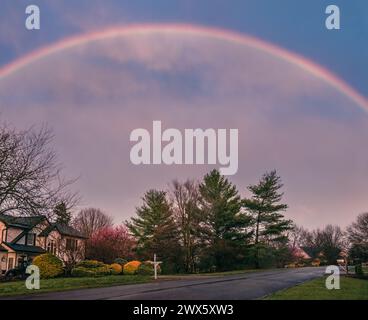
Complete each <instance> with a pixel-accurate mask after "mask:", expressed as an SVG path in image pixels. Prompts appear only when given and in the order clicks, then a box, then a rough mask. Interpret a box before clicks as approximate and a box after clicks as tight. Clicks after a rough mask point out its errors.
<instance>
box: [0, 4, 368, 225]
mask: <svg viewBox="0 0 368 320" xmlns="http://www.w3.org/2000/svg"><path fill="white" fill-rule="evenodd" d="M330 2H331V1H322V0H321V1H313V2H311V1H302V0H299V1H295V0H293V1H289V0H283V1H277V2H276V1H271V0H267V1H266V0H261V1H260V0H257V1H255V0H254V1H251V0H246V1H244V0H239V1H236V0H231V1H224V0H208V1H206V0H201V1H198V0H197V1H195V0H183V1H173V0H156V1H148V0H137V1H122V0H119V1H118V0H116V1H113V0H108V1H106V0H105V1H102V0H88V1H87V0H86V1H71V0H70V1H69V0H65V1H52V2H51V1H36V0H34V1H22V0H19V1H16V2H15V1H12V0H2V8H1V11H0V116H1V120H2V121H6V122H8V123H11V124H13V125H14V126H17V127H19V128H24V127H28V126H30V125H32V124H38V125H40V124H42V123H47V124H48V125H49V126H50V127H51V128H53V130H54V132H55V148H56V150H57V151H58V154H59V158H60V160H61V161H62V162H63V163H64V166H65V173H66V174H67V175H68V176H79V177H80V178H79V180H78V182H77V183H76V185H75V188H76V189H77V190H79V192H80V193H81V195H82V197H83V200H82V202H81V207H83V206H96V207H100V208H102V209H104V210H106V211H107V212H109V213H110V214H112V215H113V216H114V218H115V221H116V222H121V221H122V220H124V219H126V218H128V217H130V216H132V215H133V214H134V208H135V206H137V205H139V203H140V196H141V195H142V193H143V192H144V191H145V190H147V189H149V188H151V187H156V188H163V189H166V188H167V187H168V183H169V182H170V181H171V180H172V179H174V178H179V179H185V178H187V177H188V178H195V177H201V176H202V175H203V174H205V173H206V172H207V171H208V170H210V169H211V168H212V167H216V166H170V167H169V166H147V167H143V166H134V165H132V164H131V162H130V159H129V152H130V149H131V147H132V144H131V143H130V141H129V134H130V132H131V131H132V130H133V129H135V128H146V129H148V130H151V127H152V121H153V120H161V121H162V123H163V126H164V128H179V129H184V128H203V129H205V128H228V129H229V128H237V129H239V171H238V173H237V174H236V175H234V176H232V177H230V179H231V180H232V181H233V182H234V183H236V184H237V186H238V187H239V190H240V192H241V194H242V195H247V192H246V186H247V185H249V184H252V183H255V182H256V181H257V179H258V178H259V177H260V176H261V175H262V173H264V172H265V171H268V170H272V169H277V170H278V172H279V174H280V175H281V176H282V178H283V181H284V183H285V187H284V191H285V201H287V202H288V203H289V205H290V209H289V211H288V212H287V215H288V216H289V217H290V218H293V219H295V221H296V222H297V223H299V224H302V225H305V226H306V227H318V226H323V225H325V224H327V223H333V224H341V225H343V226H345V225H347V224H348V223H350V222H351V221H352V220H353V219H354V217H355V216H356V215H357V214H359V213H361V212H362V211H366V210H368V201H367V200H366V198H367V196H366V193H367V185H368V179H367V178H368V170H367V169H368V150H367V148H366V140H367V134H368V125H367V124H368V117H367V111H366V110H364V107H366V106H367V105H368V103H367V102H366V100H365V99H366V98H365V97H366V96H368V86H367V83H368V65H367V63H366V57H367V56H368V45H367V41H366V37H367V33H368V19H367V18H366V17H367V12H368V3H367V2H366V1H364V0H359V1H358V0H356V1H354V2H353V3H351V2H349V3H348V2H347V1H338V0H334V1H333V2H334V3H335V4H337V5H339V6H340V9H341V17H342V21H341V23H342V25H341V27H342V29H341V30H339V31H328V30H327V29H326V28H325V26H324V21H325V17H326V15H325V13H324V11H325V8H326V6H327V5H328V4H330ZM30 3H32V4H38V5H39V7H40V9H41V30H39V31H28V30H26V29H25V28H24V19H25V14H24V10H25V7H26V5H27V4H30ZM281 3H282V4H281ZM133 25H134V26H133ZM70 39H71V40H70ZM275 46H277V48H275ZM41 48H42V49H41ZM40 49H41V50H40ZM294 54H297V56H296V55H294Z"/></svg>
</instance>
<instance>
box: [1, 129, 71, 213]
mask: <svg viewBox="0 0 368 320" xmlns="http://www.w3.org/2000/svg"><path fill="white" fill-rule="evenodd" d="M52 140H53V135H52V132H51V131H50V130H49V129H47V128H46V127H43V128H41V129H40V130H38V131H37V130H35V129H34V128H31V129H29V130H25V131H17V130H15V129H12V128H9V127H7V126H5V125H0V214H6V213H8V212H15V213H17V214H19V215H40V214H45V215H48V216H50V214H51V213H52V211H53V210H54V208H55V206H56V205H57V204H59V203H61V202H63V203H64V204H65V205H66V206H67V208H68V209H70V208H72V207H73V206H74V205H75V204H76V203H77V201H78V196H77V195H76V194H73V193H70V192H69V190H68V189H69V186H70V185H71V184H72V183H73V182H74V181H73V180H69V181H68V180H65V179H63V177H62V176H61V166H60V164H59V163H58V162H57V157H56V154H55V152H54V150H53V149H52V148H51V146H50V145H51V142H52Z"/></svg>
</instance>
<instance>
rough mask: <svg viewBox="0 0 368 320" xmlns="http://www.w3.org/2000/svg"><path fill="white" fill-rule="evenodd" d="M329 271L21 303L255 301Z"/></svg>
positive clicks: (80, 293)
mask: <svg viewBox="0 0 368 320" xmlns="http://www.w3.org/2000/svg"><path fill="white" fill-rule="evenodd" d="M324 270H325V268H322V267H321V268H312V267H310V268H300V269H279V270H268V271H260V272H251V273H246V274H238V275H229V276H221V277H220V276H219V277H214V276H212V277H197V278H195V279H194V278H191V279H180V280H158V281H157V282H153V283H146V284H137V285H122V286H114V287H108V288H96V289H82V290H73V291H64V292H51V293H43V294H31V295H27V296H18V297H14V298H11V297H10V298H9V297H8V298H7V299H20V300H46V299H50V300H75V299H77V300H176V299H180V300H200V299H202V300H220V299H225V300H226V299H228V300H251V299H259V298H262V297H264V296H266V295H269V294H271V293H273V292H276V291H278V290H281V289H285V288H289V287H292V286H295V285H297V284H299V283H302V282H305V281H308V280H311V279H314V278H317V277H320V276H322V275H323V274H324Z"/></svg>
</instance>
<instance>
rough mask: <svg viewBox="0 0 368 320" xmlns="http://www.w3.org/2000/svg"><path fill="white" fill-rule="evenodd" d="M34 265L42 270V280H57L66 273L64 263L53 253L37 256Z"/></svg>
mask: <svg viewBox="0 0 368 320" xmlns="http://www.w3.org/2000/svg"><path fill="white" fill-rule="evenodd" d="M33 264H34V265H35V266H37V267H38V268H39V269H40V275H41V278H42V279H48V278H55V277H57V276H60V275H62V274H63V273H64V270H63V263H62V261H61V260H60V259H59V258H58V257H56V256H54V255H52V254H51V253H45V254H41V255H39V256H37V257H36V258H34V260H33Z"/></svg>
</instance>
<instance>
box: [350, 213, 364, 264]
mask: <svg viewBox="0 0 368 320" xmlns="http://www.w3.org/2000/svg"><path fill="white" fill-rule="evenodd" d="M347 234H348V239H349V241H350V243H351V248H350V256H351V257H352V258H353V259H355V260H360V261H368V213H362V214H361V215H359V216H358V217H357V219H356V221H355V222H354V223H352V224H351V225H350V226H349V227H348V229H347Z"/></svg>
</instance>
